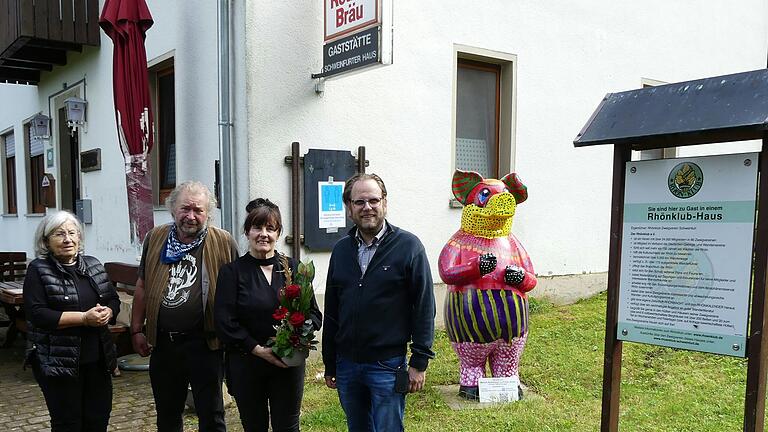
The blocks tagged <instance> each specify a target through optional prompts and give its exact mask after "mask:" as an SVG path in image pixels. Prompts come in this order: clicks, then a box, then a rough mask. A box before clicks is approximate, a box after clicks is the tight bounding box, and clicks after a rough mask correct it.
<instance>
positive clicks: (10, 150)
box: [3, 133, 16, 159]
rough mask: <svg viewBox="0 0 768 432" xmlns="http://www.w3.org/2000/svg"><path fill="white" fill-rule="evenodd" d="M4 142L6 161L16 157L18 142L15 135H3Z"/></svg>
mask: <svg viewBox="0 0 768 432" xmlns="http://www.w3.org/2000/svg"><path fill="white" fill-rule="evenodd" d="M3 141H5V157H6V159H7V158H12V157H14V156H16V140H15V139H14V138H13V134H12V133H9V134H6V135H3Z"/></svg>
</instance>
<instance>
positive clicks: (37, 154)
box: [24, 123, 45, 213]
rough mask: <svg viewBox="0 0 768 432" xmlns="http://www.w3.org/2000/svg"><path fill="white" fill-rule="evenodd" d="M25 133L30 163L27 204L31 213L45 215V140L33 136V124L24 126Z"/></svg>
mask: <svg viewBox="0 0 768 432" xmlns="http://www.w3.org/2000/svg"><path fill="white" fill-rule="evenodd" d="M24 132H25V135H26V136H27V143H28V146H27V154H28V155H29V163H28V165H27V166H28V167H29V169H28V170H27V173H28V175H27V194H28V196H27V198H28V199H27V202H28V203H29V205H28V207H29V208H28V211H29V213H45V206H44V205H43V201H42V188H43V186H42V183H43V175H44V174H45V161H44V156H43V152H44V147H45V146H44V145H43V139H42V138H40V137H33V136H32V133H33V131H32V127H31V123H28V124H26V125H24Z"/></svg>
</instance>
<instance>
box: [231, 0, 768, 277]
mask: <svg viewBox="0 0 768 432" xmlns="http://www.w3.org/2000/svg"><path fill="white" fill-rule="evenodd" d="M382 2H383V4H384V7H385V8H387V7H389V6H393V7H392V10H393V16H392V20H391V22H389V23H385V25H391V26H393V37H392V49H393V62H392V64H391V65H385V66H377V67H372V68H368V69H365V70H363V71H360V72H356V73H351V74H346V75H342V76H338V77H334V78H329V79H327V80H326V81H325V86H324V92H323V93H321V94H317V93H316V92H315V81H314V80H312V79H311V78H310V75H311V74H312V73H317V72H319V71H320V69H321V66H322V40H323V19H322V2H321V1H319V0H318V1H314V2H311V3H310V4H307V5H305V6H304V7H296V6H295V5H292V4H288V3H284V2H270V3H269V5H268V7H267V5H265V4H264V3H263V2H255V3H248V6H247V14H246V21H247V23H248V25H247V27H246V35H247V46H248V48H249V49H248V53H247V55H246V69H247V73H248V76H247V80H248V93H247V98H248V116H249V128H248V142H249V149H250V157H249V163H250V168H251V171H250V175H249V180H248V181H249V185H250V190H251V194H252V196H267V197H269V198H270V199H273V200H275V201H276V202H277V203H278V204H280V205H281V207H282V209H283V217H284V219H285V221H284V222H285V225H286V226H290V225H289V223H290V217H289V216H290V171H289V168H288V167H287V166H286V165H285V164H284V163H283V157H284V156H285V155H288V154H290V144H291V142H292V141H299V142H300V143H301V145H302V152H306V150H307V149H309V148H325V149H338V150H349V151H352V152H353V153H354V152H355V150H356V149H357V147H358V146H360V145H365V146H366V152H367V158H368V159H369V160H370V167H369V168H368V172H374V173H377V174H379V175H381V176H382V177H383V179H384V181H385V182H386V184H387V188H388V191H389V198H388V206H389V217H388V219H389V220H390V221H391V222H392V223H393V224H396V225H399V226H401V227H404V228H406V229H408V230H410V231H412V232H414V233H416V234H417V235H418V236H419V237H420V238H421V239H422V241H423V242H424V244H425V246H426V249H427V251H428V254H429V258H430V263H431V264H432V270H433V273H434V276H435V279H436V281H439V278H438V277H437V257H438V254H439V252H440V250H441V248H442V246H443V244H444V243H445V241H446V240H447V239H448V237H449V236H450V235H451V234H452V233H453V232H454V231H455V230H456V229H458V227H459V221H460V213H461V210H460V209H452V208H449V206H448V203H449V199H450V198H452V196H451V189H450V183H451V176H452V173H453V170H454V157H453V153H452V150H451V148H452V147H451V145H452V144H451V143H452V137H453V133H454V130H453V121H454V120H453V115H454V113H453V110H454V97H455V53H454V51H455V49H456V46H458V45H461V46H468V47H475V48H479V49H485V50H491V51H496V52H499V53H503V54H505V55H511V56H516V59H517V64H516V76H515V81H516V89H517V92H516V94H517V97H516V115H515V117H514V129H513V130H514V143H515V145H514V148H513V156H512V157H511V159H512V160H513V161H514V165H513V170H514V171H516V172H517V173H518V174H519V175H520V176H521V177H522V179H523V180H524V181H525V182H526V184H527V186H528V188H529V192H530V198H529V200H528V201H527V202H525V203H524V204H522V205H521V206H520V207H519V208H518V212H517V215H516V219H515V223H514V227H513V230H514V232H515V233H516V234H517V236H518V237H519V238H520V239H521V241H522V242H523V244H524V245H525V246H526V247H527V249H528V252H529V253H530V255H531V257H532V258H533V261H534V265H535V267H536V270H537V272H538V273H539V274H541V275H544V276H549V275H569V274H582V273H595V272H604V271H606V270H607V263H608V230H609V217H610V216H609V209H610V195H611V190H610V180H611V161H612V148H611V147H610V146H600V147H590V148H582V149H575V148H574V147H573V144H572V141H573V139H574V137H575V136H576V134H577V133H578V132H579V130H580V129H581V128H582V126H583V125H584V123H585V122H586V121H587V119H588V118H589V116H590V115H591V114H592V112H593V110H594V109H595V108H596V107H597V105H598V103H599V102H600V100H601V99H602V97H603V96H604V95H605V94H606V93H608V92H617V91H624V90H630V89H635V88H639V87H640V86H641V79H643V78H647V79H655V80H660V81H665V82H677V81H684V80H689V79H696V78H701V77H706V76H714V75H721V74H728V73H735V72H741V71H746V70H753V69H758V68H763V67H765V66H766V64H765V63H766V52H767V49H768V46H767V45H766V41H767V40H768V18H766V17H768V5H767V4H766V3H765V2H763V1H761V0H749V1H746V2H744V3H740V4H739V7H737V8H735V7H729V6H727V5H726V4H725V3H717V4H713V3H706V4H699V3H697V5H696V7H695V9H692V8H691V7H690V4H689V3H687V2H677V3H675V2H672V3H670V2H662V1H658V0H654V1H650V2H644V3H643V4H642V5H629V4H626V3H622V2H611V1H607V0H587V1H582V2H569V3H567V4H566V3H563V2H558V3H551V2H550V3H546V2H545V3H541V2H533V3H532V2H509V1H506V0H496V1H486V2H483V5H482V7H481V6H479V5H476V4H474V3H470V2H464V1H456V0H442V1H437V0H427V1H421V2H407V1H400V2H394V4H393V2H392V1H386V0H383V1H382ZM683 17H685V18H684V19H683ZM243 204H244V203H243ZM279 247H280V248H282V249H283V250H289V246H288V245H286V244H284V243H280V244H279ZM304 253H305V254H307V255H308V256H309V257H311V258H313V259H314V260H315V262H316V263H317V264H318V267H319V271H318V274H319V275H321V276H320V278H319V280H318V281H317V282H318V286H319V288H320V290H321V291H322V289H323V288H322V287H323V285H324V282H323V280H322V279H323V276H322V275H324V273H325V269H326V263H327V257H328V254H327V253H311V252H309V253H308V251H307V250H306V249H304Z"/></svg>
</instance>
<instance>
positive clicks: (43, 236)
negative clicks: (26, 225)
mask: <svg viewBox="0 0 768 432" xmlns="http://www.w3.org/2000/svg"><path fill="white" fill-rule="evenodd" d="M67 222H72V223H73V224H74V225H75V227H76V228H77V232H78V234H80V242H79V244H78V250H77V252H78V253H80V252H82V251H83V246H84V245H85V238H84V236H83V226H82V225H81V224H80V221H79V220H77V217H75V215H73V214H72V213H70V212H68V211H66V210H58V211H55V212H53V213H49V214H47V215H46V216H45V217H44V218H43V220H41V221H40V224H39V225H38V226H37V229H36V230H35V238H34V246H35V255H36V256H37V257H38V258H46V257H48V255H49V254H50V253H51V251H50V249H48V237H49V236H50V235H51V233H52V232H53V230H55V229H56V228H58V227H60V226H62V225H64V224H65V223H67Z"/></svg>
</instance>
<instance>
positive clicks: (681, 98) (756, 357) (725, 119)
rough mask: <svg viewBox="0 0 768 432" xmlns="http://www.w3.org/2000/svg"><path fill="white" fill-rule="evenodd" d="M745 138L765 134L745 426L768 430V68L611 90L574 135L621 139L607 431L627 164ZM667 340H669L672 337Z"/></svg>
mask: <svg viewBox="0 0 768 432" xmlns="http://www.w3.org/2000/svg"><path fill="white" fill-rule="evenodd" d="M743 140H762V150H761V152H760V153H759V156H758V159H759V161H756V162H758V167H757V170H758V174H759V180H758V183H757V196H758V197H759V198H758V202H757V218H756V220H755V232H756V233H755V237H754V241H753V247H752V259H753V260H754V261H752V262H750V263H744V264H745V265H753V266H754V267H753V268H754V270H753V274H752V276H753V278H752V287H751V311H743V313H744V314H745V316H744V318H745V319H746V314H747V313H749V314H750V316H751V320H750V327H749V331H748V334H747V336H746V351H745V355H746V357H747V359H748V366H747V384H746V392H745V401H744V429H743V430H744V431H745V432H762V431H763V430H764V415H765V394H766V388H765V385H766V384H765V381H766V370H767V367H768V361H767V359H768V355H767V353H768V348H766V343H768V339H766V338H768V323H766V306H767V305H766V301H765V291H766V282H767V281H766V266H768V199H760V198H761V197H764V196H768V69H760V70H756V71H751V72H744V73H738V74H733V75H725V76H720V77H712V78H705V79H700V80H694V81H688V82H682V83H676V84H668V85H664V86H657V87H650V88H643V89H638V90H633V91H627V92H622V93H612V94H608V95H606V96H605V98H604V99H603V101H602V102H601V103H600V105H599V106H598V107H597V109H596V110H595V112H594V114H593V115H592V117H591V118H590V119H589V120H588V121H587V124H586V125H585V126H584V128H583V129H582V131H581V132H580V133H579V135H578V136H577V137H576V139H575V140H574V145H575V146H576V147H582V146H589V145H598V144H613V145H614V152H613V154H614V156H613V188H612V199H611V227H610V230H611V233H610V252H609V253H610V255H609V261H608V304H607V307H606V324H605V351H604V366H603V400H602V413H601V421H600V424H601V431H604V432H617V431H618V430H619V427H618V425H619V400H620V399H619V396H620V390H621V363H622V343H623V342H622V340H620V338H619V337H618V336H619V335H618V331H619V315H620V313H619V308H620V306H621V301H622V299H621V298H620V292H621V291H620V287H621V281H622V279H621V278H622V241H623V239H624V236H625V235H626V233H624V232H623V229H624V222H625V216H626V215H625V194H626V190H627V189H626V186H627V185H626V169H627V164H628V162H630V160H631V150H650V149H659V148H667V147H681V146H687V145H695V144H706V143H717V142H732V141H743ZM753 156H754V155H753ZM745 163H747V161H746V160H745ZM753 179H754V177H753ZM753 186H754V184H753ZM750 217H751V215H750ZM625 258H627V259H628V257H625ZM747 260H748V259H747ZM624 276H625V277H627V275H624ZM653 283H654V282H650V285H651V286H652V285H653ZM746 283H748V279H747V282H746ZM744 327H746V324H745V325H744ZM742 336H743V335H742ZM673 342H674V341H673ZM647 343H651V342H647ZM659 344H661V345H665V342H662V343H659ZM665 346H676V345H665ZM737 348H738V350H743V349H744V347H743V346H739V344H736V343H734V344H733V349H734V351H737ZM713 352H714V351H713ZM742 353H744V351H742ZM731 354H732V353H731Z"/></svg>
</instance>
